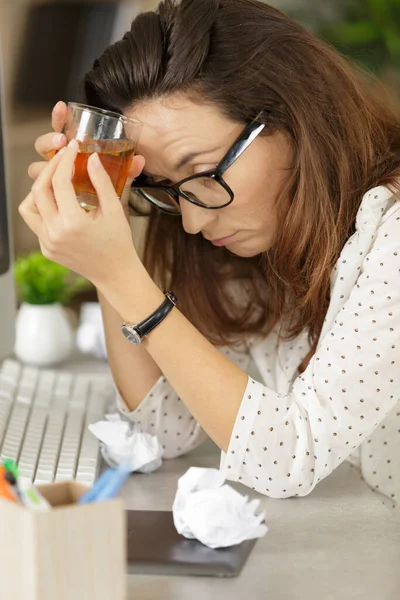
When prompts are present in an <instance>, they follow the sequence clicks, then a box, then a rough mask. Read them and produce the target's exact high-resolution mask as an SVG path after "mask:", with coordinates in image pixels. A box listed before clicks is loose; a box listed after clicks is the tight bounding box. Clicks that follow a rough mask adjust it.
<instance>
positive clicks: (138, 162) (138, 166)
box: [128, 154, 145, 183]
mask: <svg viewBox="0 0 400 600" xmlns="http://www.w3.org/2000/svg"><path fill="white" fill-rule="evenodd" d="M144 162H145V161H144V157H143V156H141V155H140V154H138V155H137V156H134V157H133V159H132V163H131V166H130V169H129V173H128V179H130V182H131V183H132V181H133V180H134V179H135V177H138V176H139V175H140V173H141V172H142V171H143V169H144Z"/></svg>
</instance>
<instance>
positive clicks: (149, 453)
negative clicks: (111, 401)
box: [89, 413, 163, 473]
mask: <svg viewBox="0 0 400 600" xmlns="http://www.w3.org/2000/svg"><path fill="white" fill-rule="evenodd" d="M105 418H106V419H107V420H106V421H98V422H97V423H93V424H92V425H89V430H90V431H91V432H92V433H93V435H95V436H96V437H97V438H98V439H99V440H100V451H101V454H102V456H103V458H104V460H105V461H106V462H107V463H108V464H109V465H110V466H111V467H115V466H117V465H119V464H120V463H121V462H122V461H123V460H125V459H126V458H130V459H131V461H132V472H134V471H138V472H139V473H151V472H152V471H155V470H156V469H158V468H159V467H160V466H161V463H162V454H163V449H162V446H161V444H160V442H159V441H158V438H157V437H156V436H155V435H151V434H149V433H144V432H143V431H142V429H141V427H140V426H139V425H138V424H137V423H131V422H129V421H124V420H122V419H121V417H120V415H119V414H118V413H116V414H111V415H106V416H105Z"/></svg>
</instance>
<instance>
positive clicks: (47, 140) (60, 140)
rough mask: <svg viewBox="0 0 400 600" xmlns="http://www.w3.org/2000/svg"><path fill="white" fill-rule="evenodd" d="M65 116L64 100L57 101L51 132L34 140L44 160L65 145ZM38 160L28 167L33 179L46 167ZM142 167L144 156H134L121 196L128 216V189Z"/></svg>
mask: <svg viewBox="0 0 400 600" xmlns="http://www.w3.org/2000/svg"><path fill="white" fill-rule="evenodd" d="M66 118H67V105H66V104H65V102H57V104H56V105H55V106H54V108H53V112H52V114H51V125H52V127H53V130H54V131H53V132H52V133H46V134H44V135H41V136H39V137H38V138H37V140H36V142H35V150H36V152H37V153H38V154H39V155H40V156H41V157H42V158H44V159H45V161H49V160H50V159H51V158H53V156H54V155H55V153H56V152H57V151H59V150H61V149H62V148H64V147H65V146H66V145H67V139H66V137H65V135H64V134H63V133H61V131H62V129H63V127H64V124H65V121H66ZM45 161H39V162H34V163H31V164H30V165H29V167H28V175H29V177H30V178H31V179H33V180H34V181H35V180H36V179H37V178H38V177H39V175H40V174H41V173H42V172H43V170H44V169H45V168H46V164H47V163H46V162H45ZM143 167H144V158H143V157H142V156H135V158H134V161H133V166H132V169H131V170H130V171H129V173H128V178H127V180H126V184H125V187H124V191H123V193H122V197H121V203H122V206H123V207H124V213H125V216H126V217H127V218H128V201H129V196H130V189H131V184H132V181H133V180H134V178H135V177H137V176H138V175H139V174H140V173H141V171H142V169H143Z"/></svg>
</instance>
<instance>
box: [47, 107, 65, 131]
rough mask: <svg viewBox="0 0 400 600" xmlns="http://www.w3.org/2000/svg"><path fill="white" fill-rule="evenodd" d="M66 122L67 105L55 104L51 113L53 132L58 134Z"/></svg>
mask: <svg viewBox="0 0 400 600" xmlns="http://www.w3.org/2000/svg"><path fill="white" fill-rule="evenodd" d="M66 120H67V105H66V104H65V102H61V101H60V102H57V104H56V105H55V107H54V108H53V112H52V113H51V126H52V127H53V129H54V131H57V132H60V131H62V128H63V127H64V124H65V121H66Z"/></svg>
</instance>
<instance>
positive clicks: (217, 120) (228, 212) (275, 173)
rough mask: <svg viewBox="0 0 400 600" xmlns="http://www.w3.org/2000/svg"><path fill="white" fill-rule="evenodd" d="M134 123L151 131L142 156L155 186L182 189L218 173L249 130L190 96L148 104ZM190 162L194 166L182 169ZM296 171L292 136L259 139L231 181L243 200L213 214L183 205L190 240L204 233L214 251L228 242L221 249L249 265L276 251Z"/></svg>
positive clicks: (134, 113)
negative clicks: (287, 186)
mask: <svg viewBox="0 0 400 600" xmlns="http://www.w3.org/2000/svg"><path fill="white" fill-rule="evenodd" d="M126 115H127V116H130V117H132V118H136V119H138V120H139V121H141V122H142V123H143V124H144V125H143V129H142V133H141V136H140V140H139V144H138V148H137V153H138V154H141V155H143V156H144V158H145V161H146V164H145V167H144V172H145V173H146V174H147V175H150V176H152V177H153V178H154V179H155V181H161V180H164V179H167V180H170V182H172V183H176V182H178V181H180V180H182V179H184V178H185V177H189V176H190V175H193V174H195V173H200V172H202V171H208V170H210V169H213V168H214V167H215V166H216V164H217V163H218V162H219V161H220V160H221V159H222V157H223V156H224V154H225V153H226V151H227V150H228V149H229V147H230V146H231V145H232V144H233V142H234V141H235V140H236V138H237V137H238V135H239V134H240V133H241V132H242V131H243V129H244V126H243V125H241V124H239V123H236V122H234V121H231V120H229V119H228V118H227V117H225V116H224V115H223V114H222V113H221V112H220V111H219V110H218V108H216V107H215V106H212V105H205V104H203V105H198V104H194V103H193V102H191V101H189V100H188V99H187V98H184V97H182V96H175V97H172V96H170V97H168V98H167V99H158V100H151V101H147V102H143V103H141V104H140V105H138V106H135V107H134V108H133V109H131V110H129V111H126ZM184 157H190V158H189V160H188V162H187V163H186V164H185V165H184V166H183V167H180V168H177V165H178V163H179V162H180V161H181V159H182V158H184ZM290 165H291V148H290V144H289V140H288V138H287V136H286V135H285V134H283V133H276V134H273V135H271V136H262V135H259V136H258V137H257V138H256V139H255V140H254V141H253V142H252V143H251V144H250V146H248V148H247V149H246V150H245V151H244V152H243V154H242V155H241V156H240V157H239V158H238V159H237V160H236V161H235V162H234V163H233V165H232V166H231V167H230V168H229V169H228V170H227V171H226V172H225V173H224V175H223V178H224V180H225V181H226V183H227V184H228V185H229V186H230V188H231V189H232V191H233V192H234V194H235V197H234V200H233V202H232V203H231V204H230V205H229V206H226V207H224V208H221V209H219V210H207V209H206V208H202V207H199V206H196V205H194V204H191V203H190V202H188V201H186V200H184V199H183V198H181V199H180V206H181V210H182V225H183V227H184V229H185V231H186V233H188V234H198V233H201V234H202V235H203V236H204V237H205V238H206V239H207V240H210V243H212V241H214V242H215V241H218V240H220V242H219V243H218V244H216V245H218V246H226V248H227V249H228V250H229V251H230V252H232V253H233V254H236V255H238V256H242V257H250V256H256V255H257V254H260V253H261V252H264V251H266V250H268V249H269V248H270V247H271V246H272V245H273V243H274V240H275V238H276V233H277V231H276V228H277V225H276V211H275V209H274V205H275V200H276V198H277V196H278V194H279V193H280V191H281V188H282V186H283V185H284V183H285V181H286V179H287V178H288V176H289V174H290V171H289V169H290ZM173 218H176V217H171V219H173ZM223 238H227V239H226V240H224V239H223Z"/></svg>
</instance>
